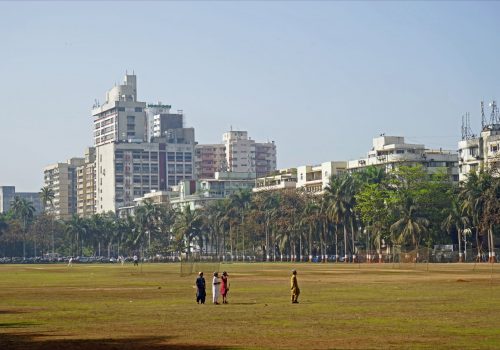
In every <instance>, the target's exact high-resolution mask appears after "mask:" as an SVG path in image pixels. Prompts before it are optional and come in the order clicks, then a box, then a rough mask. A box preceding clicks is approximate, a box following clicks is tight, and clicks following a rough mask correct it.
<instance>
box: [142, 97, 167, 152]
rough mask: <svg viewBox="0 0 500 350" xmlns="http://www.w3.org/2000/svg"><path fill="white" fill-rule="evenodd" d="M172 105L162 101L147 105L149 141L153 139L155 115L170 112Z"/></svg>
mask: <svg viewBox="0 0 500 350" xmlns="http://www.w3.org/2000/svg"><path fill="white" fill-rule="evenodd" d="M171 108H172V106H171V105H166V104H163V103H161V102H158V103H148V106H147V107H146V119H147V121H148V135H147V136H148V137H147V140H148V142H149V141H151V139H152V138H153V136H155V135H154V134H155V133H154V117H155V115H158V114H170V109H171Z"/></svg>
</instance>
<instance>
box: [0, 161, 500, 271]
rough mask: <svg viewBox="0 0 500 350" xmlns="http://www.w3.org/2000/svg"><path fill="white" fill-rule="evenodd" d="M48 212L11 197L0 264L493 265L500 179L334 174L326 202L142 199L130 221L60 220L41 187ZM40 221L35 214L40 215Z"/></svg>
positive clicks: (2, 223)
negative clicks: (82, 260)
mask: <svg viewBox="0 0 500 350" xmlns="http://www.w3.org/2000/svg"><path fill="white" fill-rule="evenodd" d="M40 198H41V201H42V204H43V206H44V210H43V212H42V213H39V214H37V213H35V211H34V208H33V205H32V203H30V202H28V201H26V200H25V199H21V198H15V199H14V201H13V203H12V206H11V209H10V211H9V212H8V213H6V214H0V255H1V256H22V257H28V256H46V255H51V254H52V253H57V254H59V255H62V256H107V257H117V256H120V255H121V256H130V255H133V254H140V255H141V256H145V257H151V256H157V255H160V256H171V257H174V256H180V254H185V256H187V257H189V256H190V255H192V254H194V253H196V254H200V253H201V254H204V255H212V256H217V257H219V258H220V259H225V260H236V259H237V260H245V259H246V257H249V256H252V257H257V258H258V259H259V260H260V259H262V260H266V261H281V260H291V261H298V260H300V261H311V260H313V259H320V260H322V261H326V260H327V259H329V258H333V260H334V261H339V260H341V261H346V262H347V261H350V262H353V261H357V260H358V259H361V255H362V254H363V258H364V259H366V258H369V259H370V260H374V261H379V260H382V256H383V255H384V254H386V253H388V252H391V251H392V250H393V249H395V248H398V249H405V250H412V249H413V250H416V251H418V249H419V248H420V247H432V246H433V245H435V244H453V245H455V246H456V249H458V251H459V258H460V260H462V259H463V252H464V251H465V249H466V248H467V247H465V246H464V243H465V242H469V244H470V246H471V247H473V249H474V252H475V254H476V256H477V257H481V256H485V255H486V253H487V254H488V259H489V261H491V262H493V261H494V260H495V238H496V237H497V236H498V228H499V224H500V215H499V214H500V201H499V198H500V178H498V177H496V176H494V174H493V173H492V172H489V171H480V172H477V173H471V174H470V175H469V176H468V177H467V180H466V181H464V182H463V183H461V184H460V185H456V184H454V183H453V182H452V181H450V174H447V173H445V172H437V173H435V174H429V173H427V172H426V171H425V169H423V168H422V167H421V166H400V167H398V168H397V169H396V170H393V171H390V172H385V171H384V170H383V169H381V168H376V167H368V168H366V169H365V170H363V171H361V172H356V173H352V174H348V173H345V174H341V175H337V176H333V177H332V178H331V179H330V183H329V185H328V186H327V188H326V189H325V190H324V191H323V193H322V194H311V193H308V192H307V191H304V190H286V191H267V192H257V193H251V192H249V191H240V192H237V193H235V194H233V195H231V196H230V197H229V198H226V199H221V200H216V201H212V202H209V204H207V205H206V206H204V207H202V208H196V209H191V208H190V207H186V208H184V209H183V210H179V209H174V208H172V207H170V206H167V205H155V204H154V203H153V202H151V201H144V202H143V203H142V204H141V205H140V206H138V207H137V208H136V210H135V215H134V216H127V217H117V216H116V215H115V214H114V213H111V212H110V213H104V214H94V215H92V216H90V217H88V218H82V217H78V216H73V217H72V218H71V219H70V220H66V221H62V220H56V219H55V217H54V214H53V200H54V193H53V191H52V190H51V189H50V188H49V187H43V188H42V189H41V191H40ZM35 214H37V215H35Z"/></svg>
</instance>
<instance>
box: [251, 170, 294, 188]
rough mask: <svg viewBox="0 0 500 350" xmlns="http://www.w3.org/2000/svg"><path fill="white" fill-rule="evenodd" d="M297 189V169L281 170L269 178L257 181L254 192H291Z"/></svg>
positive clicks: (260, 178)
mask: <svg viewBox="0 0 500 350" xmlns="http://www.w3.org/2000/svg"><path fill="white" fill-rule="evenodd" d="M296 187H297V169H296V168H289V169H280V170H277V171H275V172H273V173H271V174H269V175H268V176H264V177H258V178H257V179H255V187H254V188H253V190H252V191H253V192H263V191H275V190H289V189H293V190H295V188H296Z"/></svg>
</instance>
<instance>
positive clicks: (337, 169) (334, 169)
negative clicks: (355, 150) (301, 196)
mask: <svg viewBox="0 0 500 350" xmlns="http://www.w3.org/2000/svg"><path fill="white" fill-rule="evenodd" d="M346 169H347V162H344V161H335V162H324V163H321V164H319V165H302V166H299V167H297V188H301V189H303V190H305V191H307V192H310V193H314V194H321V193H323V191H324V190H325V188H326V187H327V186H328V184H329V183H330V178H331V177H332V175H339V174H342V173H344V172H345V171H346Z"/></svg>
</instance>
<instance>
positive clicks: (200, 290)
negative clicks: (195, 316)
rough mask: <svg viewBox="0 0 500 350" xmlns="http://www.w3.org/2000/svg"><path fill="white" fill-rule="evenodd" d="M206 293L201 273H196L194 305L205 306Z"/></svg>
mask: <svg viewBox="0 0 500 350" xmlns="http://www.w3.org/2000/svg"><path fill="white" fill-rule="evenodd" d="M206 296H207V292H206V289H205V278H204V277H203V272H200V273H198V278H197V279H196V303H197V304H200V303H201V304H205V297H206Z"/></svg>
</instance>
